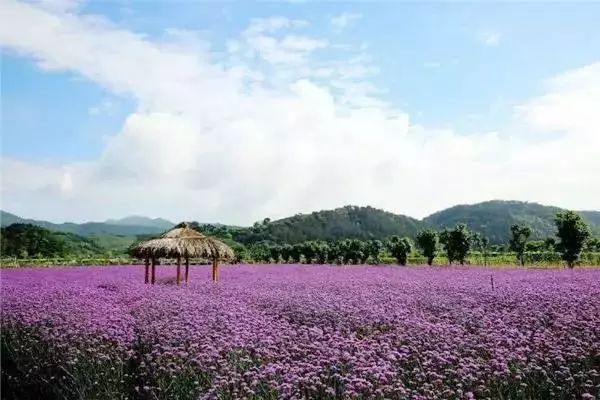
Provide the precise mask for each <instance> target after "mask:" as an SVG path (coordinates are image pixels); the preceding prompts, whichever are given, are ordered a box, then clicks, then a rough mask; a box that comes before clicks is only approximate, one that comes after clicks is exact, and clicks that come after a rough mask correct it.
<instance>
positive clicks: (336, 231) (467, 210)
mask: <svg viewBox="0 0 600 400" xmlns="http://www.w3.org/2000/svg"><path fill="white" fill-rule="evenodd" d="M561 210H562V209H561V208H559V207H553V206H545V205H541V204H538V203H529V202H522V201H505V200H491V201H485V202H481V203H476V204H465V205H457V206H453V207H450V208H447V209H444V210H442V211H438V212H436V213H433V214H431V215H429V216H428V217H425V218H423V219H422V220H418V219H415V218H411V217H409V216H405V215H398V214H394V213H391V212H387V211H384V210H379V209H376V208H373V207H359V206H345V207H340V208H336V209H333V210H322V211H315V212H312V213H308V214H297V215H294V216H292V217H287V218H282V219H279V220H275V221H270V220H265V221H264V222H263V223H257V224H255V225H254V226H251V227H233V226H227V225H220V224H212V226H213V227H215V226H216V227H221V228H223V229H229V230H230V233H231V237H232V239H233V240H235V241H236V242H239V243H243V244H251V243H257V242H261V241H267V242H273V243H297V242H302V241H305V240H315V239H320V240H337V239H343V238H356V239H363V240H364V239H384V238H386V237H389V236H391V235H401V236H409V237H414V236H415V235H416V233H417V232H418V231H419V230H422V229H425V228H434V229H443V228H445V227H451V226H454V225H456V224H457V223H465V224H467V226H468V227H469V228H470V229H472V230H474V231H477V232H480V233H481V234H483V235H485V236H487V237H488V238H489V239H490V241H491V242H492V243H506V242H507V241H508V238H509V235H510V226H511V225H512V224H524V225H527V226H529V227H531V229H532V231H533V235H532V239H538V238H545V237H548V236H553V235H554V234H555V227H554V216H555V214H556V213H557V212H558V211H561ZM579 213H580V214H581V215H582V216H583V218H584V219H585V220H586V222H587V223H588V224H589V225H590V226H591V228H592V230H593V231H594V233H595V234H597V235H598V234H600V211H580V212H579ZM0 222H1V225H2V226H6V225H10V224H12V223H17V222H19V223H29V224H33V225H37V226H41V227H43V228H46V229H49V230H54V231H59V232H68V233H74V234H77V235H81V236H84V237H91V238H98V237H101V238H102V239H103V240H104V241H105V242H107V243H109V242H111V241H110V240H107V239H110V238H111V237H115V236H119V237H121V238H122V239H125V238H127V240H129V241H133V240H134V239H135V237H136V236H139V235H146V236H147V235H157V234H159V233H161V232H163V231H165V230H167V229H169V228H171V227H172V226H173V225H174V223H172V222H170V221H168V220H165V219H162V218H154V219H153V218H147V217H142V216H130V217H126V218H122V219H109V220H107V221H105V222H87V223H83V224H75V223H63V224H54V223H51V222H47V221H36V220H28V219H24V218H20V217H18V216H16V215H14V214H10V213H7V212H4V211H2V212H1V213H0ZM200 225H201V224H200ZM121 242H122V244H123V245H125V243H124V240H122V241H121Z"/></svg>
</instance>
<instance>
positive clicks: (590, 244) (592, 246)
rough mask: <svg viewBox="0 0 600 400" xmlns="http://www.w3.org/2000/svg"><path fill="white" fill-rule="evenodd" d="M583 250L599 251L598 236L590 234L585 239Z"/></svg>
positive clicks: (599, 241) (599, 240) (599, 239)
mask: <svg viewBox="0 0 600 400" xmlns="http://www.w3.org/2000/svg"><path fill="white" fill-rule="evenodd" d="M585 250H586V251H589V252H597V251H600V237H592V236H590V237H589V238H588V240H587V241H586V244H585Z"/></svg>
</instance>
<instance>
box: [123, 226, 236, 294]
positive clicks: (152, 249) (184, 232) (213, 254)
mask: <svg viewBox="0 0 600 400" xmlns="http://www.w3.org/2000/svg"><path fill="white" fill-rule="evenodd" d="M129 253H130V254H131V255H132V256H134V257H137V258H141V259H144V260H145V264H146V270H145V283H148V282H149V281H150V282H151V283H152V284H154V283H155V282H156V261H157V260H158V259H159V258H165V257H168V258H176V259H177V284H178V285H179V284H180V283H181V260H182V259H183V260H185V282H186V283H188V281H189V267H190V258H207V259H210V260H212V279H213V281H215V282H216V281H218V280H219V261H227V260H232V259H233V258H234V257H235V254H234V253H233V250H232V249H231V247H229V246H227V245H226V244H225V243H223V242H221V241H219V240H217V239H215V238H212V237H210V236H205V235H203V234H201V233H200V232H198V231H196V230H194V229H192V228H191V227H190V226H189V224H187V223H186V222H182V223H180V224H179V225H177V226H175V227H174V228H173V229H171V230H170V231H168V232H166V233H164V234H163V235H162V236H160V237H159V238H156V239H150V240H147V241H145V242H141V243H137V244H135V245H134V246H132V247H131V248H130V249H129ZM150 265H151V266H152V269H151V277H149V274H150Z"/></svg>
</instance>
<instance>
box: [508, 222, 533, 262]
mask: <svg viewBox="0 0 600 400" xmlns="http://www.w3.org/2000/svg"><path fill="white" fill-rule="evenodd" d="M510 232H511V238H510V242H509V245H510V249H511V250H512V251H514V252H515V253H517V259H518V260H519V264H521V266H524V265H525V259H524V254H525V249H526V245H527V239H529V236H531V229H530V228H529V227H528V226H523V225H518V224H514V225H512V226H511V227H510Z"/></svg>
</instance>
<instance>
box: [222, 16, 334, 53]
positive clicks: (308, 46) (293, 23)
mask: <svg viewBox="0 0 600 400" xmlns="http://www.w3.org/2000/svg"><path fill="white" fill-rule="evenodd" d="M306 26H308V22H306V21H303V20H292V19H289V18H285V17H271V18H256V19H253V20H252V22H251V23H250V26H249V27H248V28H247V29H246V30H245V31H244V33H243V38H244V40H245V45H246V47H245V48H243V47H241V44H240V43H239V42H230V43H229V51H230V52H239V51H244V54H245V55H249V56H252V55H254V54H255V53H256V54H257V55H258V56H260V57H261V58H263V59H264V60H265V61H267V62H269V63H272V64H296V65H297V64H301V63H303V62H305V61H306V58H307V57H308V56H309V55H310V53H312V52H313V51H315V50H317V49H321V48H324V47H327V43H326V42H325V41H323V40H319V39H315V38H311V37H307V36H300V35H289V34H285V35H281V32H282V31H286V30H289V29H299V28H303V27H306Z"/></svg>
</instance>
